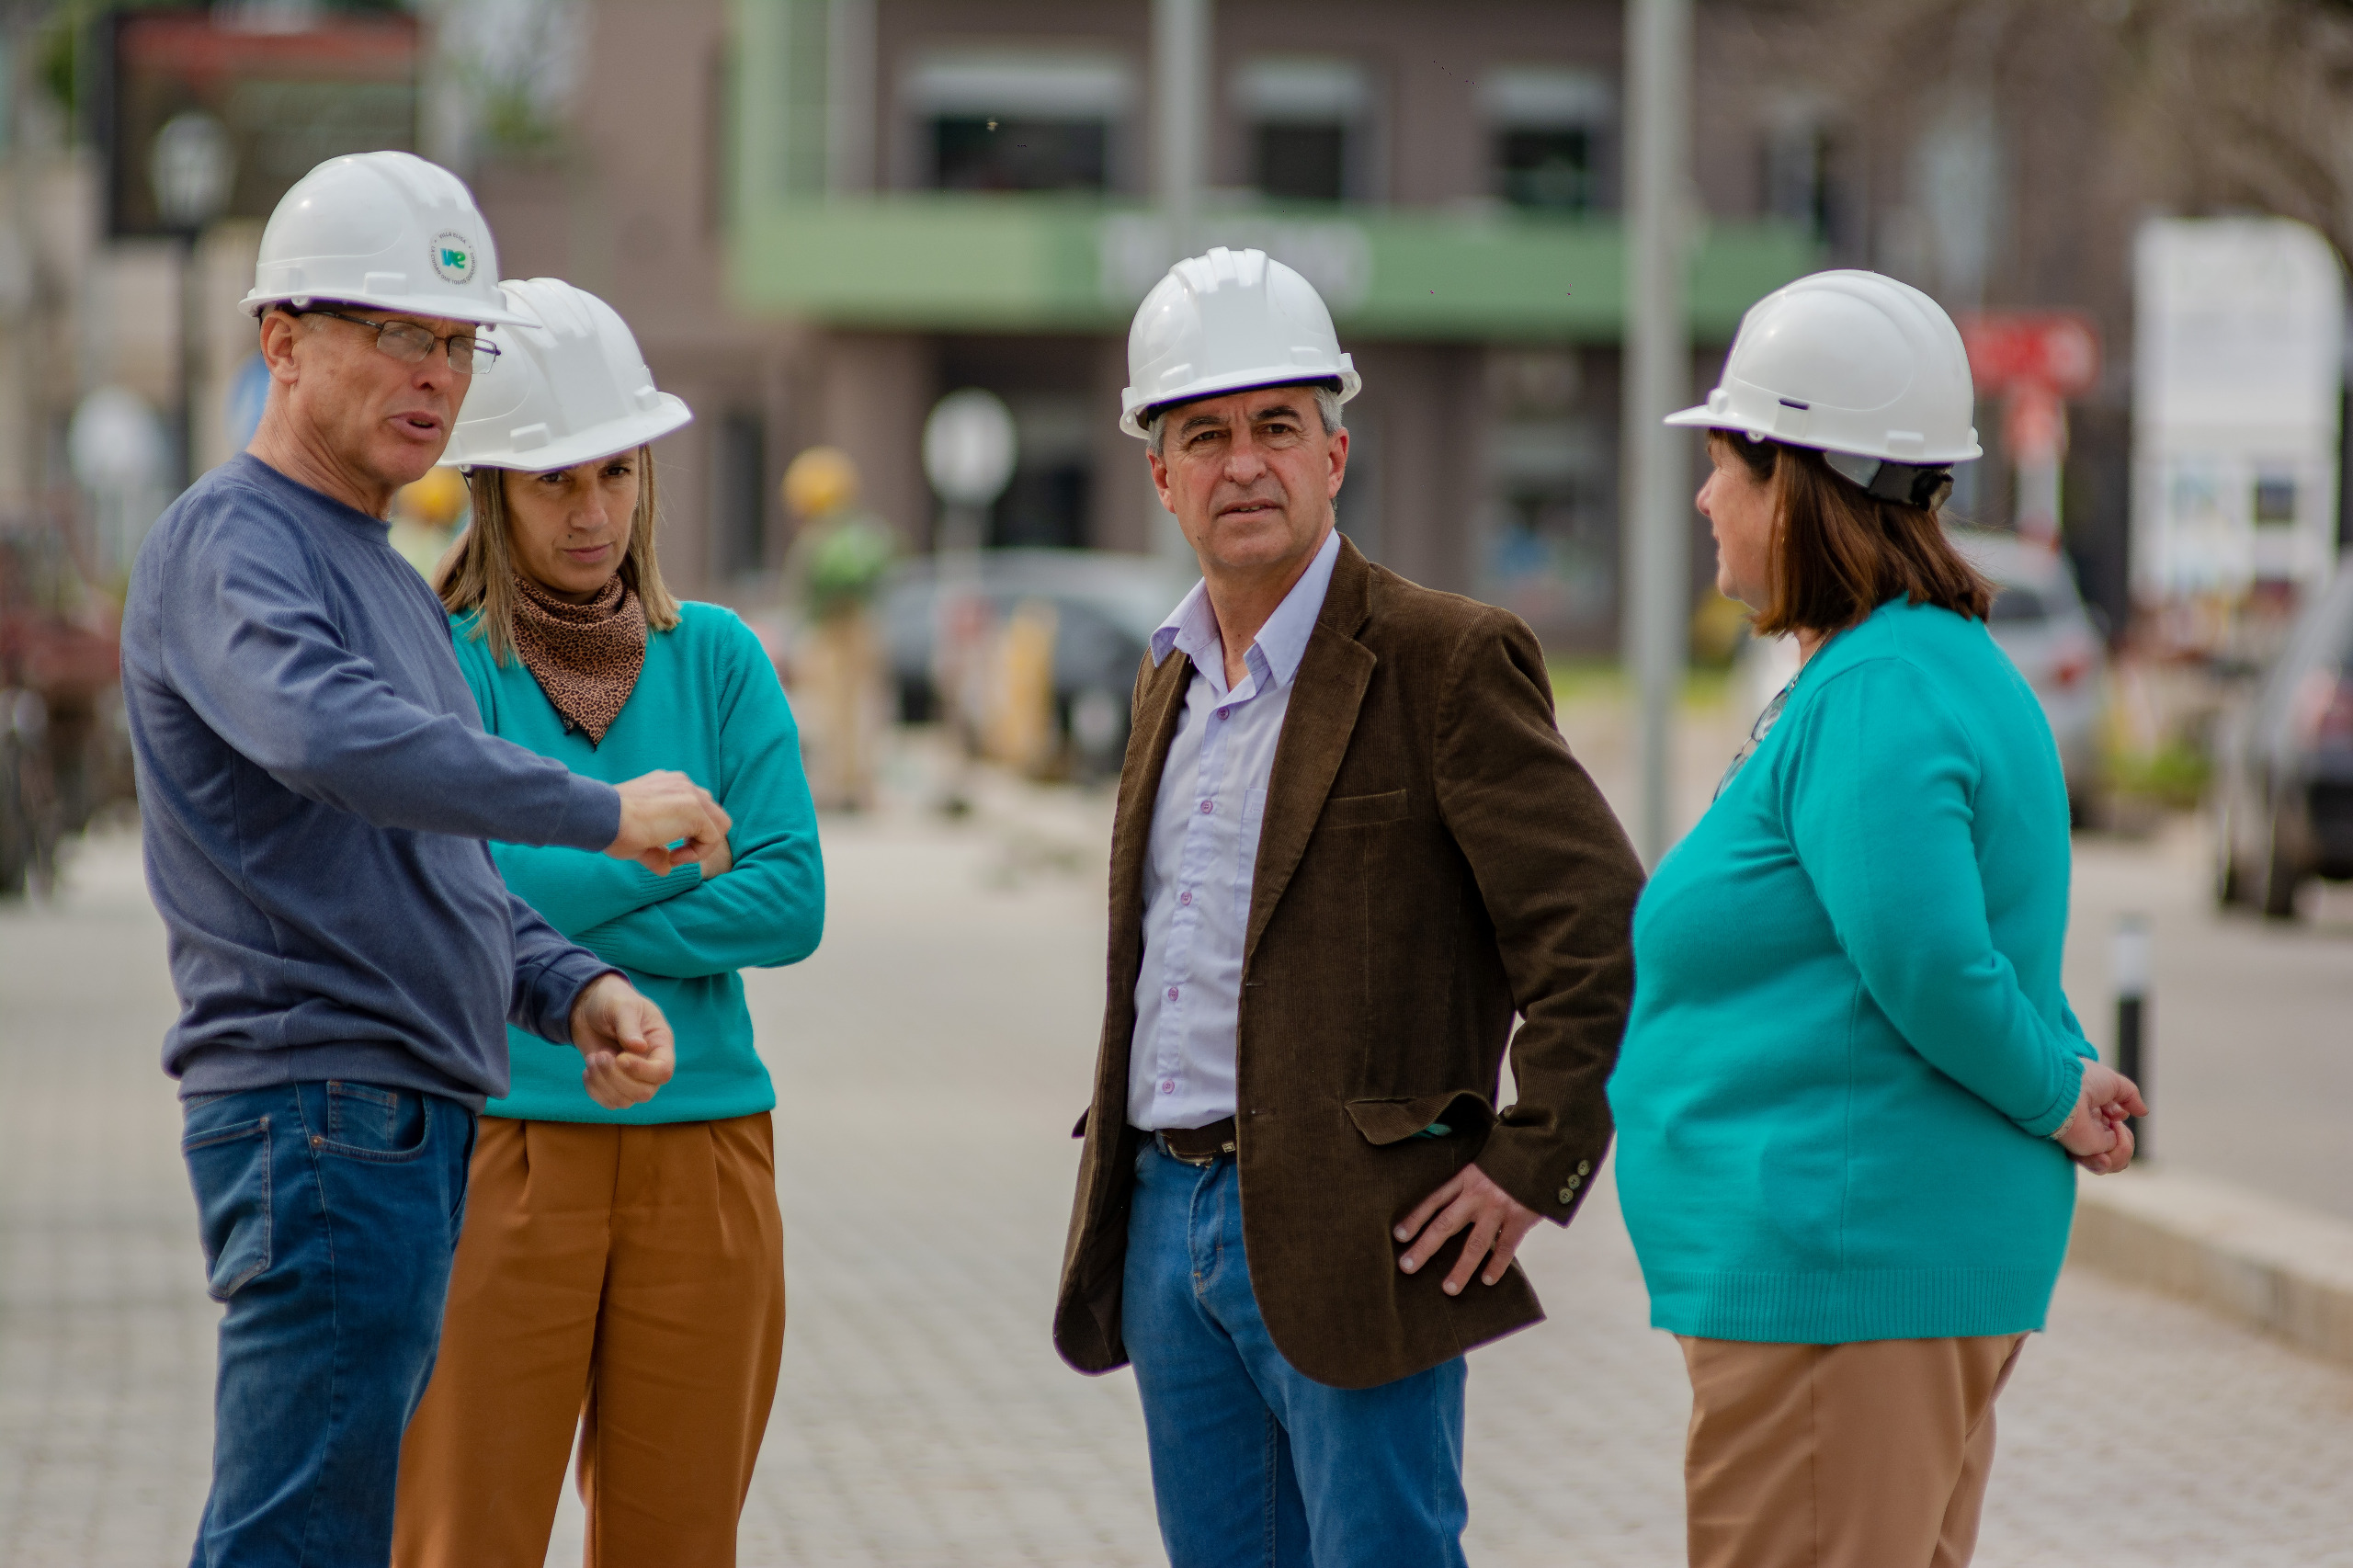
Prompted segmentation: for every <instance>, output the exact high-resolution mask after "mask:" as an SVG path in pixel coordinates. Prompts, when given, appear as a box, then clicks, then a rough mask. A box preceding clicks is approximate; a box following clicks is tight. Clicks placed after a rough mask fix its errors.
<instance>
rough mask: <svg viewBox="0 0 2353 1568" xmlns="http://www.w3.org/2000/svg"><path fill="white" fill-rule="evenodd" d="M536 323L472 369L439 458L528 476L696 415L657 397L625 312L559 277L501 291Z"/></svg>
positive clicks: (639, 440)
mask: <svg viewBox="0 0 2353 1568" xmlns="http://www.w3.org/2000/svg"><path fill="white" fill-rule="evenodd" d="M502 289H503V291H504V293H505V294H506V300H507V302H508V303H509V304H510V305H514V306H517V307H519V308H520V309H522V310H526V311H529V312H530V317H529V318H526V319H532V320H536V322H537V323H538V324H537V325H534V326H518V327H517V328H515V329H514V330H513V331H511V332H505V333H501V334H500V335H499V345H498V347H499V348H500V350H501V352H500V354H499V356H498V358H495V359H494V360H492V361H491V362H490V363H489V365H488V366H487V367H485V368H483V369H478V370H476V371H475V372H474V380H473V385H472V387H470V388H468V389H467V392H466V403H465V406H464V407H463V408H460V410H459V411H458V424H457V427H456V428H455V429H453V430H451V431H450V432H449V450H448V451H446V452H444V453H443V454H442V457H441V460H442V461H443V462H445V463H456V464H458V465H459V466H460V467H463V468H516V469H522V470H525V471H526V472H531V473H545V472H548V471H549V470H551V469H558V468H570V467H572V466H573V465H574V463H585V462H591V461H594V460H596V459H597V458H603V457H610V456H612V455H613V454H614V453H616V452H626V451H630V450H631V449H635V448H637V447H641V446H642V445H644V444H645V443H646V442H648V441H651V440H654V438H655V437H661V436H666V435H668V434H669V433H670V432H671V431H673V430H676V429H677V428H678V427H679V426H682V425H684V424H686V423H687V421H688V420H690V419H692V418H693V417H694V413H693V411H692V410H690V409H688V407H687V405H686V404H685V403H683V402H681V401H679V400H678V399H677V398H676V397H673V396H671V395H670V394H669V393H668V392H663V391H660V390H659V389H657V388H656V387H655V386H654V372H653V371H651V370H649V369H646V368H645V356H644V355H642V354H640V353H639V352H638V351H637V339H636V338H635V337H633V336H631V335H630V330H629V324H628V323H627V322H624V321H622V320H621V318H620V312H617V311H615V310H614V309H613V307H612V306H610V305H608V304H607V303H605V301H602V300H600V299H598V298H597V296H596V295H594V294H591V293H589V292H588V291H587V290H585V289H575V288H574V287H573V286H572V285H571V284H569V283H566V282H563V280H562V279H560V278H530V279H529V280H528V281H523V282H510V283H506V284H505V285H502Z"/></svg>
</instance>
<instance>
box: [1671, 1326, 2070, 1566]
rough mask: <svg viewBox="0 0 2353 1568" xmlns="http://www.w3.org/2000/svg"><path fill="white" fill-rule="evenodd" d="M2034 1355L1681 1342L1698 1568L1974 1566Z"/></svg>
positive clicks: (1978, 1344)
mask: <svg viewBox="0 0 2353 1568" xmlns="http://www.w3.org/2000/svg"><path fill="white" fill-rule="evenodd" d="M2025 1344H2026V1335H2022V1334H2005V1335H1992V1336H1989V1337H1985V1338H1976V1339H1879V1340H1868V1341H1864V1342H1862V1343H1859V1344H1855V1345H1749V1344H1744V1343H1741V1342H1739V1341H1735V1340H1729V1339H1685V1340H1684V1341H1683V1359H1684V1362H1685V1364H1686V1365H1687V1366H1688V1368H1689V1369H1690V1372H1691V1435H1690V1440H1689V1443H1688V1447H1687V1448H1686V1449H1685V1453H1684V1466H1683V1477H1684V1489H1685V1494H1686V1496H1687V1498H1688V1509H1689V1531H1690V1548H1691V1568H1965V1565H1966V1564H1967V1563H1968V1562H1969V1560H1970V1557H1971V1556H1972V1554H1973V1553H1974V1552H1975V1551H1976V1550H1977V1516H1978V1511H1979V1509H1980V1508H1982V1507H1983V1506H1984V1502H1985V1478H1986V1474H1987V1472H1988V1471H1991V1470H1992V1468H1993V1464H1994V1401H1995V1398H1996V1397H1997V1396H1998V1395H1999V1394H2000V1393H2001V1392H2002V1385H2003V1384H2005V1383H2006V1382H2008V1381H2009V1378H2010V1369H2011V1368H2013V1367H2015V1366H2016V1365H2017V1364H2018V1351H2019V1349H2020V1348H2021V1347H2022V1346H2024V1345H2025Z"/></svg>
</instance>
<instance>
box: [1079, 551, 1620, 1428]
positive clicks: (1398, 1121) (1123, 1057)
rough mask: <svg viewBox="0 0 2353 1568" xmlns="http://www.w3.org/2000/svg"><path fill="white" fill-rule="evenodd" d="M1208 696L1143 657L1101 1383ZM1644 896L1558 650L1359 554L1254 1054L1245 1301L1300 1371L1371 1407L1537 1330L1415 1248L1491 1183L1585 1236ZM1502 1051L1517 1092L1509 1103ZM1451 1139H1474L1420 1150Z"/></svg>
mask: <svg viewBox="0 0 2353 1568" xmlns="http://www.w3.org/2000/svg"><path fill="white" fill-rule="evenodd" d="M1191 676H1192V665H1191V662H1190V661H1189V660H1188V659H1187V658H1186V657H1185V656H1184V655H1183V654H1182V653H1171V654H1170V655H1169V656H1168V658H1167V659H1166V660H1165V661H1164V662H1163V663H1161V664H1159V665H1154V664H1153V663H1152V661H1151V659H1150V658H1149V657H1147V658H1146V659H1145V661H1144V664H1143V667H1142V670H1141V671H1140V672H1139V674H1138V676H1137V679H1136V692H1135V728H1134V732H1133V733H1132V734H1131V737H1130V739H1129V742H1128V752H1127V758H1126V762H1125V765H1124V767H1123V768H1122V771H1121V773H1120V797H1119V808H1118V815H1117V818H1116V820H1115V824H1114V827H1113V830H1112V841H1111V900H1110V902H1111V929H1110V957H1109V963H1108V974H1107V977H1106V980H1107V988H1106V995H1105V999H1104V1009H1103V1035H1102V1041H1101V1046H1100V1051H1099V1054H1098V1056H1097V1066H1096V1074H1095V1098H1094V1102H1093V1104H1092V1106H1091V1108H1089V1110H1088V1111H1087V1113H1086V1116H1085V1117H1084V1118H1083V1119H1082V1120H1081V1124H1080V1131H1081V1132H1082V1134H1083V1135H1084V1136H1085V1138H1086V1151H1085V1153H1084V1154H1083V1155H1082V1157H1081V1160H1080V1165H1079V1176H1078V1195H1077V1200H1076V1203H1075V1205H1074V1208H1073V1210H1072V1213H1071V1221H1070V1235H1069V1241H1068V1243H1067V1245H1066V1247H1065V1249H1064V1252H1063V1274H1062V1290H1061V1297H1060V1300H1059V1301H1058V1302H1057V1304H1056V1308H1055V1313H1054V1343H1055V1346H1056V1347H1057V1348H1058V1349H1059V1350H1060V1351H1061V1352H1062V1355H1063V1359H1065V1360H1067V1361H1068V1362H1069V1363H1070V1364H1071V1365H1072V1366H1074V1367H1076V1368H1077V1369H1079V1370H1081V1371H1086V1372H1104V1371H1108V1370H1110V1369H1113V1368H1115V1367H1118V1366H1120V1365H1123V1364H1124V1363H1125V1362H1126V1360H1127V1358H1128V1351H1127V1347H1126V1346H1125V1345H1124V1344H1123V1343H1122V1341H1121V1339H1120V1277H1121V1273H1122V1270H1123V1267H1124V1260H1125V1256H1126V1250H1127V1237H1128V1200H1129V1191H1130V1188H1131V1185H1132V1184H1133V1181H1134V1161H1135V1155H1136V1152H1137V1148H1138V1141H1139V1139H1140V1137H1141V1134H1139V1133H1137V1132H1136V1131H1133V1130H1132V1129H1131V1128H1130V1127H1129V1126H1128V1125H1127V1098H1128V1051H1129V1044H1130V1041H1131V1038H1132V1036H1133V1035H1134V1033H1135V986H1136V976H1137V973H1138V971H1139V970H1140V968H1141V966H1142V960H1143V902H1142V899H1143V893H1142V889H1143V868H1144V858H1145V855H1146V853H1147V848H1148V844H1149V840H1150V838H1151V833H1152V815H1153V803H1154V799H1155V798H1156V796H1157V795H1158V793H1159V789H1160V774H1161V769H1162V767H1163V765H1164V763H1165V760H1166V757H1167V755H1168V744H1169V741H1170V738H1171V737H1172V735H1173V734H1174V733H1175V731H1176V720H1177V716H1178V714H1179V713H1180V712H1181V711H1182V710H1183V707H1184V700H1185V687H1186V684H1187V683H1188V681H1189V680H1190V678H1191ZM1642 881H1643V873H1642V867H1641V863H1640V862H1639V861H1638V860H1636V858H1634V853H1633V850H1632V848H1631V846H1630V845H1629V844H1628V843H1627V841H1626V835H1625V833H1624V832H1623V830H1622V829H1620V826H1619V824H1618V820H1617V818H1616V817H1615V816H1613V815H1612V814H1611V813H1610V810H1609V807H1608V804H1607V803H1606V802H1605V801H1603V800H1602V798H1601V793H1600V791H1599V790H1597V789H1595V788H1594V785H1593V781H1592V780H1591V779H1590V778H1587V777H1586V772H1585V769H1584V768H1583V767H1579V766H1578V764H1577V762H1576V761H1575V759H1574V757H1572V756H1570V755H1569V748H1568V745H1567V744H1566V743H1565V742H1563V740H1562V738H1561V734H1560V731H1559V730H1558V729H1557V728H1556V727H1555V726H1554V723H1553V720H1552V684H1551V680H1550V678H1549V676H1547V675H1546V673H1545V668H1544V658H1543V654H1542V652H1541V650H1540V649H1539V647H1538V646H1537V642H1536V638H1535V636H1534V634H1533V633H1531V632H1530V631H1529V630H1528V628H1527V626H1526V625H1525V624H1524V623H1523V622H1521V621H1520V620H1519V619H1518V617H1516V616H1513V615H1511V614H1509V613H1507V612H1506V611H1504V610H1500V609H1497V608H1494V607H1492V606H1488V605H1483V604H1478V603H1474V602H1473V601H1472V600H1469V599H1465V598H1459V597H1455V596H1453V595H1451V594H1440V593H1435V592H1432V591H1431V590H1429V589H1427V588H1423V587H1420V586H1418V585H1415V584H1413V583H1410V582H1407V581H1406V580H1405V579H1404V578H1403V577H1400V576H1398V575H1397V574H1395V573H1393V572H1389V571H1386V570H1383V569H1382V568H1381V567H1378V566H1374V565H1372V564H1370V562H1367V561H1366V560H1365V558H1364V557H1363V556H1362V555H1361V554H1359V553H1358V551H1357V549H1356V547H1355V546H1354V545H1353V544H1350V543H1348V542H1347V541H1346V540H1343V541H1342V543H1341V546H1340V559H1339V561H1338V562H1337V564H1336V567H1335V569H1334V571H1333V574H1332V583H1331V587H1330V590H1329V591H1328V593H1327V594H1326V595H1325V597H1324V608H1323V613H1322V614H1321V616H1319V617H1318V618H1317V620H1316V625H1315V630H1314V631H1313V634H1312V635H1311V636H1310V638H1309V640H1308V644H1307V652H1306V653H1305V655H1304V657H1303V658H1302V660H1301V663H1300V667H1299V673H1298V676H1297V684H1296V685H1295V687H1293V689H1292V692H1291V697H1290V707H1289V710H1288V711H1287V714H1286V716H1285V718H1284V722H1283V732H1282V737H1281V739H1280V740H1279V742H1278V743H1277V745H1276V751H1275V762H1274V769H1273V774H1272V777H1271V778H1270V779H1269V780H1268V787H1267V802H1266V807H1265V816H1264V819H1263V826H1262V828H1261V832H1260V836H1259V840H1258V861H1257V868H1256V873H1255V876H1254V879H1253V881H1252V885H1251V899H1250V923H1249V927H1248V930H1247V933H1246V936H1245V946H1244V960H1243V979H1242V1002H1241V1011H1240V1021H1239V1027H1238V1040H1237V1051H1238V1061H1237V1075H1236V1094H1237V1098H1238V1105H1237V1109H1236V1113H1235V1121H1236V1124H1237V1127H1238V1130H1239V1131H1238V1134H1237V1138H1238V1153H1237V1155H1236V1158H1237V1160H1238V1162H1239V1164H1240V1167H1241V1181H1242V1224H1243V1236H1244V1243H1245V1248H1246V1250H1247V1252H1248V1254H1249V1259H1250V1280H1251V1284H1252V1286H1253V1288H1254V1289H1255V1290H1256V1294H1257V1300H1258V1308H1259V1311H1260V1312H1261V1313H1262V1315H1263V1316H1264V1317H1265V1319H1266V1323H1267V1331H1268V1332H1269V1333H1270V1334H1271V1335H1273V1337H1274V1341H1275V1344H1276V1346H1277V1347H1279V1349H1280V1350H1281V1351H1282V1353H1283V1355H1284V1357H1285V1358H1287V1359H1288V1360H1289V1361H1290V1364H1291V1365H1292V1366H1293V1367H1295V1368H1297V1369H1299V1370H1300V1371H1301V1372H1302V1373H1304V1374H1306V1375H1307V1376H1308V1377H1311V1378H1313V1379H1314V1380H1316V1381H1319V1382H1324V1383H1329V1384H1333V1385H1336V1386H1338V1387H1342V1388H1369V1387H1371V1386H1373V1385H1375V1384H1379V1383H1384V1382H1388V1381H1392V1380H1393V1379H1397V1378H1402V1377H1405V1376H1408V1375H1409V1374H1411V1373H1414V1372H1416V1371H1419V1370H1421V1369H1424V1368H1426V1367H1431V1366H1435V1365H1437V1364H1438V1363H1439V1362H1441V1361H1444V1360H1447V1359H1449V1358H1452V1357H1454V1356H1457V1355H1460V1354H1461V1352H1462V1351H1464V1350H1466V1349H1468V1348H1470V1347H1471V1346H1474V1345H1479V1344H1483V1343H1484V1342H1485V1341H1487V1340H1490V1339H1494V1338H1496V1337H1498V1336H1500V1335H1506V1334H1509V1333H1511V1332H1512V1331H1513V1330H1515V1329H1518V1328H1523V1327H1525V1326H1527V1325H1528V1324H1532V1323H1536V1322H1539V1321H1540V1320H1541V1319H1542V1317H1543V1315H1544V1314H1543V1309H1542V1308H1541V1307H1540V1306H1539V1305H1538V1304H1537V1301H1536V1293H1535V1291H1534V1290H1531V1289H1530V1288H1529V1283H1528V1279H1527V1277H1526V1276H1525V1275H1523V1274H1522V1273H1521V1272H1520V1270H1519V1268H1518V1266H1517V1265H1514V1266H1513V1267H1512V1268H1511V1270H1510V1271H1509V1273H1508V1274H1507V1275H1506V1277H1505V1278H1504V1279H1503V1280H1502V1281H1500V1282H1499V1283H1497V1284H1495V1285H1493V1286H1489V1285H1486V1284H1483V1283H1482V1282H1481V1281H1480V1280H1479V1279H1478V1278H1476V1277H1473V1278H1472V1281H1471V1283H1470V1284H1469V1285H1467V1286H1465V1287H1464V1289H1463V1291H1462V1294H1461V1296H1460V1297H1455V1298H1449V1297H1448V1296H1447V1295H1446V1294H1445V1292H1444V1291H1442V1290H1440V1289H1439V1283H1440V1281H1441V1280H1442V1279H1443V1278H1444V1277H1445V1275H1446V1272H1447V1269H1448V1268H1449V1267H1451V1266H1452V1264H1453V1262H1454V1259H1455V1257H1456V1256H1457V1249H1456V1247H1455V1246H1454V1244H1451V1243H1449V1244H1448V1245H1447V1247H1446V1248H1444V1249H1443V1250H1441V1251H1440V1253H1439V1254H1438V1258H1437V1259H1435V1260H1433V1261H1432V1263H1431V1264H1430V1266H1429V1267H1427V1268H1425V1269H1423V1270H1422V1271H1421V1272H1420V1273H1419V1274H1415V1275H1407V1274H1404V1273H1401V1272H1400V1271H1399V1270H1398V1267H1397V1256H1398V1253H1399V1251H1400V1250H1401V1249H1400V1248H1399V1246H1398V1245H1397V1244H1396V1242H1395V1241H1394V1240H1393V1239H1392V1229H1393V1227H1394V1226H1395V1225H1396V1223H1397V1221H1400V1220H1401V1219H1403V1218H1404V1216H1405V1215H1406V1213H1407V1212H1409V1211H1410V1210H1412V1209H1413V1208H1414V1206H1415V1204H1417V1203H1419V1202H1420V1201H1421V1200H1422V1199H1424V1198H1426V1197H1427V1196H1428V1195H1429V1194H1430V1193H1431V1192H1433V1191H1435V1190H1436V1189H1437V1188H1438V1187H1439V1186H1441V1185H1443V1184H1444V1183H1445V1182H1446V1181H1447V1180H1448V1179H1449V1177H1451V1176H1453V1175H1454V1174H1455V1173H1456V1172H1457V1171H1458V1170H1460V1169H1461V1167H1462V1166H1463V1165H1465V1164H1467V1163H1470V1162H1472V1161H1473V1160H1475V1161H1476V1162H1477V1163H1478V1164H1479V1165H1480V1167H1481V1168H1482V1169H1483V1170H1484V1171H1485V1172H1486V1173H1487V1175H1488V1176H1492V1177H1493V1178H1494V1179H1495V1181H1496V1182H1498V1183H1499V1184H1501V1185H1502V1187H1504V1188H1505V1189H1506V1191H1508V1192H1509V1193H1511V1194H1512V1196H1513V1197H1515V1198H1517V1199H1519V1200H1520V1201H1521V1202H1522V1203H1525V1204H1527V1205H1528V1206H1529V1208H1531V1209H1534V1210H1537V1212H1539V1213H1540V1214H1543V1215H1545V1216H1546V1217H1547V1218H1549V1219H1552V1220H1553V1221H1557V1222H1559V1223H1562V1224H1566V1223H1567V1222H1568V1220H1569V1218H1570V1216H1571V1215H1572V1214H1573V1213H1574V1211H1575V1210H1576V1206H1577V1204H1578V1202H1579V1201H1580V1200H1581V1199H1583V1198H1584V1196H1585V1194H1586V1191H1588V1190H1589V1189H1590V1185H1591V1176H1592V1171H1593V1169H1594V1167H1596V1166H1597V1165H1599V1164H1600V1163H1601V1157H1602V1154H1603V1153H1604V1152H1605V1151H1606V1150H1607V1149H1608V1144H1609V1135H1610V1122H1609V1108H1608V1103H1607V1101H1605V1100H1604V1098H1603V1096H1602V1087H1603V1084H1604V1083H1605V1081H1606V1080H1607V1079H1608V1075H1609V1071H1610V1068H1611V1067H1612V1065H1613V1064H1614V1063H1615V1062H1616V1061H1617V1056H1618V1041H1619V1036H1620V1034H1621V1033H1622V1032H1623V1030H1624V1028H1625V1022H1626V1011H1627V1007H1628V1005H1629V1003H1630V1001H1631V995H1632V991H1633V960H1632V956H1631V950H1630V940H1629V938H1630V926H1631V918H1632V913H1633V906H1634V898H1635V894H1636V893H1637V892H1639V891H1640V890H1641V887H1642ZM1515 1015H1517V1016H1518V1017H1520V1018H1521V1019H1522V1020H1524V1021H1523V1022H1522V1023H1521V1025H1520V1028H1519V1029H1518V1033H1517V1034H1514V1032H1513V1029H1512V1020H1513V1017H1514V1016H1515ZM1506 1045H1508V1047H1509V1049H1510V1051H1511V1057H1512V1074H1513V1077H1514V1080H1515V1083H1516V1085H1517V1089H1518V1099H1517V1101H1516V1103H1514V1104H1512V1105H1508V1106H1505V1107H1502V1108H1500V1109H1498V1108H1497V1107H1496V1103H1495V1102H1496V1099H1497V1085H1498V1082H1499V1078H1500V1067H1501V1063H1502V1062H1503V1058H1504V1052H1505V1050H1506ZM1433 1122H1444V1123H1445V1124H1446V1125H1447V1126H1448V1127H1449V1128H1451V1129H1452V1130H1453V1131H1452V1135H1451V1136H1447V1137H1438V1138H1416V1137H1415V1136H1414V1134H1415V1133H1416V1132H1419V1131H1422V1130H1423V1129H1424V1128H1427V1127H1428V1126H1430V1125H1431V1124H1432V1123H1433Z"/></svg>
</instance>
